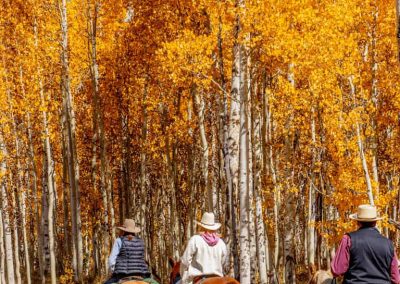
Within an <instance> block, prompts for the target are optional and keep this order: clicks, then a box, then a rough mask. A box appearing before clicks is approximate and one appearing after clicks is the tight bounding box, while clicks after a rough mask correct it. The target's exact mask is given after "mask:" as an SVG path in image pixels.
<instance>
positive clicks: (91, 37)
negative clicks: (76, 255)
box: [88, 1, 110, 274]
mask: <svg viewBox="0 0 400 284" xmlns="http://www.w3.org/2000/svg"><path fill="white" fill-rule="evenodd" d="M99 5H100V4H99V3H98V2H97V1H95V3H94V7H93V12H92V11H91V9H90V3H89V2H88V47H89V59H90V75H91V81H92V92H93V137H92V153H93V156H92V182H93V186H94V189H95V190H96V189H97V144H98V143H99V142H100V190H101V197H102V202H103V210H102V218H103V222H102V223H103V228H102V232H103V235H102V244H103V246H102V248H101V258H102V267H103V270H104V273H105V274H108V258H107V254H108V252H109V244H110V234H109V210H108V203H109V202H108V195H107V189H108V187H107V180H106V163H107V157H106V143H105V136H104V123H103V116H102V115H101V110H100V97H99V77H100V76H99V67H98V63H97V18H98V13H99V9H100V6H99Z"/></svg>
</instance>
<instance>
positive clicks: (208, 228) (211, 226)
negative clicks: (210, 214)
mask: <svg viewBox="0 0 400 284" xmlns="http://www.w3.org/2000/svg"><path fill="white" fill-rule="evenodd" d="M196 224H197V225H199V226H200V227H202V228H204V229H207V230H210V231H216V230H218V229H219V228H221V223H215V224H214V225H206V224H203V223H201V222H198V221H196Z"/></svg>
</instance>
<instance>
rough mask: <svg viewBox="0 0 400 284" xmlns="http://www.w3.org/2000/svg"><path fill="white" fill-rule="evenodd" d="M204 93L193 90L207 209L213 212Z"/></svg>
mask: <svg viewBox="0 0 400 284" xmlns="http://www.w3.org/2000/svg"><path fill="white" fill-rule="evenodd" d="M203 95H204V94H201V95H199V94H198V92H197V90H194V91H193V96H194V101H195V106H196V110H197V116H198V117H199V132H200V141H201V148H202V150H203V156H202V173H203V179H204V187H205V192H206V193H207V199H206V210H207V211H208V212H213V208H214V205H213V194H212V190H211V187H210V183H209V181H208V157H209V147H208V141H207V133H206V128H205V125H204V112H205V104H204V98H203V97H202V96H203Z"/></svg>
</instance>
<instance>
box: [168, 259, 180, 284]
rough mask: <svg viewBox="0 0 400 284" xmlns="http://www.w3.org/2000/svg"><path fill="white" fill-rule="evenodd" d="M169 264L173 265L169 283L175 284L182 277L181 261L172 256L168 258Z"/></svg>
mask: <svg viewBox="0 0 400 284" xmlns="http://www.w3.org/2000/svg"><path fill="white" fill-rule="evenodd" d="M168 262H169V265H170V267H171V273H170V275H169V283H170V284H175V283H177V282H178V281H179V280H180V279H181V275H180V269H181V262H180V261H176V262H175V261H174V260H173V259H172V258H170V257H169V258H168Z"/></svg>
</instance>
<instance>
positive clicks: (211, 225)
mask: <svg viewBox="0 0 400 284" xmlns="http://www.w3.org/2000/svg"><path fill="white" fill-rule="evenodd" d="M200 224H202V225H206V226H214V225H215V223H214V224H207V223H204V222H200Z"/></svg>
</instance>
